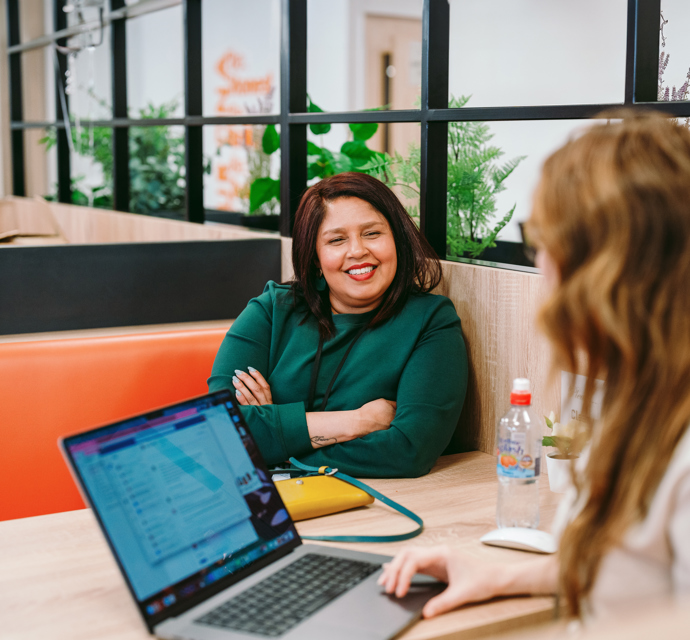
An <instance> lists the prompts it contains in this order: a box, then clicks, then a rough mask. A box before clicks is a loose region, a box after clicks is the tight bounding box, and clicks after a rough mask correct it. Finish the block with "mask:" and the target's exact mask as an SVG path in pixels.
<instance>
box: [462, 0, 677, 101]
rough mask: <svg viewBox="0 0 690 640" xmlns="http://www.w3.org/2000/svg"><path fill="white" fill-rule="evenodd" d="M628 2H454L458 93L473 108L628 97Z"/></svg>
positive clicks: (620, 99) (534, 0) (618, 0)
mask: <svg viewBox="0 0 690 640" xmlns="http://www.w3.org/2000/svg"><path fill="white" fill-rule="evenodd" d="M682 1H683V0H679V2H682ZM627 4H628V3H627V0H607V2H601V1H600V0H580V1H579V2H544V0H522V1H521V2H515V1H514V0H482V2H468V1H467V0H451V1H450V60H449V63H450V72H449V73H450V78H449V92H450V94H451V96H455V97H456V98H459V97H460V96H471V99H470V101H469V104H468V106H470V107H483V106H515V105H539V104H596V103H602V104H603V103H618V102H622V101H623V98H624V92H625V49H626V24H627Z"/></svg>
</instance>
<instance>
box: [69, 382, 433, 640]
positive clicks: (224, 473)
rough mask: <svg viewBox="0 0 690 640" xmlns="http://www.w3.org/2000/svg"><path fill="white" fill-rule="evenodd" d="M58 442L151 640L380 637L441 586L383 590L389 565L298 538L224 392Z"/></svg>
mask: <svg viewBox="0 0 690 640" xmlns="http://www.w3.org/2000/svg"><path fill="white" fill-rule="evenodd" d="M60 446H61V449H62V451H63V454H64V455H65V457H66V459H67V461H68V464H69V466H70V468H71V470H72V472H73V474H74V476H75V478H76V480H77V484H78V485H79V486H80V488H81V490H82V493H83V495H84V497H85V499H86V500H87V502H88V504H89V505H90V506H91V508H92V509H93V512H94V514H95V516H96V518H97V519H98V523H99V525H100V526H101V529H102V530H103V533H104V535H105V537H106V540H107V541H108V544H109V546H110V549H111V551H112V552H113V554H114V555H115V558H116V560H117V563H118V565H119V567H120V570H121V571H122V574H123V575H124V578H125V581H126V582H127V585H128V587H129V589H130V591H131V593H132V596H133V597H134V600H135V601H136V603H137V606H138V608H139V611H140V612H141V615H142V616H143V618H144V622H145V624H146V626H147V627H148V630H149V632H150V633H153V634H155V635H156V636H158V637H160V638H171V639H173V638H175V639H182V638H184V639H190V640H204V639H209V640H216V639H218V640H220V639H228V640H230V639H233V640H235V639H236V640H239V639H243V640H256V639H257V638H280V639H283V638H284V639H285V640H293V639H295V640H297V639H299V640H310V639H312V638H313V639H314V640H317V639H318V640H323V638H328V639H329V640H338V639H340V638H342V639H343V640H344V639H346V638H347V639H348V640H351V639H352V638H361V639H371V640H374V639H384V638H391V637H393V636H395V635H396V634H397V633H399V632H400V631H401V630H402V629H404V628H405V627H407V626H408V625H409V624H411V623H412V622H414V621H415V620H416V619H417V618H418V617H419V616H420V612H421V610H422V607H423V606H424V603H425V602H426V601H427V600H428V599H429V598H431V597H432V596H434V595H436V594H437V593H439V592H440V591H441V590H442V589H443V586H442V585H439V584H438V583H436V582H434V581H432V580H430V579H428V580H427V579H424V577H422V576H418V578H419V580H418V578H415V583H414V586H413V588H412V589H411V592H410V594H409V595H408V596H407V597H405V598H402V599H398V598H395V597H393V596H388V595H386V594H385V593H383V592H382V590H381V587H379V586H378V585H377V584H376V581H377V579H378V577H379V575H380V574H381V564H382V563H383V562H386V561H388V560H389V559H390V558H389V557H387V556H382V555H375V554H370V553H362V552H358V551H352V550H348V549H339V548H334V547H328V546H324V545H315V544H303V543H302V541H301V539H300V536H299V534H298V533H297V530H296V529H295V525H294V523H293V522H292V520H291V519H290V515H289V514H288V512H287V509H286V508H285V505H284V504H283V502H282V500H281V498H280V495H279V494H278V491H277V489H276V487H275V484H274V482H273V480H272V478H271V475H270V472H269V471H268V469H267V468H266V465H265V464H264V462H263V459H262V457H261V454H260V453H259V450H258V447H257V446H256V443H255V442H254V440H253V438H252V436H251V433H250V432H249V429H248V428H247V426H246V424H245V422H244V418H243V417H242V413H241V412H240V410H239V407H238V406H237V403H236V402H235V399H234V397H233V395H232V394H231V393H230V392H229V391H219V392H216V393H212V394H208V395H205V396H201V397H199V398H195V399H192V400H188V401H185V402H181V403H178V404H175V405H172V406H169V407H166V408H163V409H158V410H156V411H150V412H148V413H146V414H143V415H140V416H137V417H134V418H130V419H127V420H122V421H119V422H116V423H114V424H110V425H108V426H104V427H100V428H97V429H93V430H90V431H87V432H85V433H80V434H76V435H72V436H68V437H65V438H62V439H61V440H60Z"/></svg>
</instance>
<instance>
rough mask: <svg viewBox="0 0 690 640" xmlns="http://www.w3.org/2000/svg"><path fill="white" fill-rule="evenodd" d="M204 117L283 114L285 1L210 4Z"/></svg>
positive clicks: (210, 0) (205, 25)
mask: <svg viewBox="0 0 690 640" xmlns="http://www.w3.org/2000/svg"><path fill="white" fill-rule="evenodd" d="M202 11H203V15H202V19H203V22H202V29H203V39H202V60H203V87H204V100H203V103H204V115H209V116H217V115H242V114H246V113H278V112H279V111H280V1H279V0H252V2H246V0H204V2H203V4H202Z"/></svg>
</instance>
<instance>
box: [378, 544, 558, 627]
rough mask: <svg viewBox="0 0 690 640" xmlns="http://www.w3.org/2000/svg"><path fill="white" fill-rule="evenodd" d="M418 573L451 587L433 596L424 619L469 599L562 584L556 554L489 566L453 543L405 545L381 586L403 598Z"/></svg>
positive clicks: (387, 568) (532, 591) (544, 590)
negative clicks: (457, 548)
mask: <svg viewBox="0 0 690 640" xmlns="http://www.w3.org/2000/svg"><path fill="white" fill-rule="evenodd" d="M415 573H425V574H427V575H429V576H431V577H433V578H436V579H437V580H440V581H441V582H446V583H448V588H447V589H446V590H445V591H443V592H442V593H440V594H439V595H437V596H436V597H435V598H432V599H431V600H429V602H427V603H426V605H425V607H424V609H423V610H422V615H423V616H424V617H425V618H431V617H432V616H437V615H439V614H441V613H445V612H446V611H450V610H451V609H455V608H456V607H459V606H461V605H463V604H467V603H469V602H481V601H483V600H490V599H491V598H495V597H496V596H509V595H519V594H532V595H536V594H549V595H551V594H554V593H555V592H556V586H557V582H558V557H557V556H546V557H541V558H536V559H533V560H527V561H525V562H520V563H515V564H507V565H503V564H488V563H484V562H480V561H479V560H477V559H475V558H473V557H472V556H469V555H467V554H465V553H462V552H460V551H458V550H455V549H451V548H449V547H428V548H422V547H417V548H409V549H403V550H402V551H401V552H400V553H399V554H398V555H397V556H395V558H393V560H392V561H391V562H389V563H388V564H384V565H383V574H382V575H381V577H380V578H379V584H380V585H383V586H384V588H385V590H386V593H395V595H396V596H398V597H399V598H402V597H403V596H404V595H405V594H406V593H407V592H408V590H409V588H410V582H411V581H412V577H413V576H414V574H415Z"/></svg>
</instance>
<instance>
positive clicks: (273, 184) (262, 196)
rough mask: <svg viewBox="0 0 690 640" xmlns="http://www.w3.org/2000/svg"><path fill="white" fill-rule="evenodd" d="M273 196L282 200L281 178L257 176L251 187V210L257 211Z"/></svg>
mask: <svg viewBox="0 0 690 640" xmlns="http://www.w3.org/2000/svg"><path fill="white" fill-rule="evenodd" d="M273 198H276V199H278V200H280V180H274V179H273V178H257V179H256V180H254V182H252V184H251V186H250V187H249V212H250V213H251V212H252V211H256V210H257V209H258V208H259V207H260V206H261V205H262V204H264V203H266V202H270V201H271V200H272V199H273Z"/></svg>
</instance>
